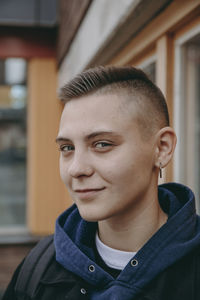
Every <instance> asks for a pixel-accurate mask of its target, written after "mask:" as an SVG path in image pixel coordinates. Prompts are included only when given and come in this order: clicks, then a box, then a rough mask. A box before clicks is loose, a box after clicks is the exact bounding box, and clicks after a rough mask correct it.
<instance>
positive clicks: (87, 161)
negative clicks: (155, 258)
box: [57, 95, 157, 221]
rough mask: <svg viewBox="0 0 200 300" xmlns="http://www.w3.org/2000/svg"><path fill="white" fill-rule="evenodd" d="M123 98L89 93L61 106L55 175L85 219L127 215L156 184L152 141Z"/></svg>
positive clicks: (104, 218) (97, 219) (145, 198)
mask: <svg viewBox="0 0 200 300" xmlns="http://www.w3.org/2000/svg"><path fill="white" fill-rule="evenodd" d="M126 101H127V100H125V99H123V98H122V97H121V98H120V96H119V97H118V96H117V95H90V96H85V97H81V98H78V99H73V100H71V101H69V102H68V103H67V104H66V105H65V107H64V110H63V114H62V117H61V122H60V129H59V134H58V138H57V143H58V145H59V148H60V151H61V154H60V173H61V178H62V180H63V181H64V183H65V185H66V187H67V189H68V191H69V193H70V195H71V197H72V199H73V200H74V202H75V203H76V204H77V207H78V209H79V212H80V214H81V216H82V217H83V218H84V219H86V220H88V221H101V220H106V219H109V218H112V217H117V216H118V217H119V218H120V217H121V216H122V215H126V214H130V212H132V211H134V210H135V209H136V208H138V206H141V205H144V203H145V201H148V200H147V199H149V195H150V193H151V192H152V186H154V185H157V178H156V175H155V162H154V161H155V140H154V138H153V137H152V138H150V139H149V140H148V141H147V140H144V139H143V137H142V133H141V132H140V130H139V128H138V126H137V122H136V121H134V117H133V115H134V107H133V106H134V105H133V104H131V106H130V109H123V107H125V106H127V103H125V102H126ZM130 110H133V112H130Z"/></svg>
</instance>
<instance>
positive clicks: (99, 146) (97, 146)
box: [94, 141, 113, 151]
mask: <svg viewBox="0 0 200 300" xmlns="http://www.w3.org/2000/svg"><path fill="white" fill-rule="evenodd" d="M94 146H95V149H97V150H100V151H107V150H109V149H110V148H111V147H112V146H113V144H111V143H109V142H104V141H102V142H97V143H95V145H94Z"/></svg>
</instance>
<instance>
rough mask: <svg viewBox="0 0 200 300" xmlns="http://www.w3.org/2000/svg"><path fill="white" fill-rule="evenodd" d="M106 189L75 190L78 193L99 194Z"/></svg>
mask: <svg viewBox="0 0 200 300" xmlns="http://www.w3.org/2000/svg"><path fill="white" fill-rule="evenodd" d="M104 189H105V187H103V188H97V189H77V190H75V192H76V193H83V194H84V193H89V192H99V191H103V190H104Z"/></svg>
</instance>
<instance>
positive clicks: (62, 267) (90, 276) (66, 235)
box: [4, 183, 200, 300]
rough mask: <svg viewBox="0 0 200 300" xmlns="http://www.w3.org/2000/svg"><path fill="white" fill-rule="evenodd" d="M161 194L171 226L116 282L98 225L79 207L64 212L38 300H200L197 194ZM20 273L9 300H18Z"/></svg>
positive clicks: (171, 187) (168, 189) (168, 190)
mask: <svg viewBox="0 0 200 300" xmlns="http://www.w3.org/2000/svg"><path fill="white" fill-rule="evenodd" d="M158 193H159V201H160V205H161V207H162V208H163V210H164V211H166V212H167V213H168V221H167V223H166V224H164V225H163V226H162V227H161V228H160V229H159V230H158V231H157V232H156V233H155V234H154V235H153V237H152V238H151V239H150V240H149V241H148V242H147V243H146V244H145V245H144V246H143V247H142V248H141V249H140V250H139V251H138V253H137V254H136V256H135V257H134V259H135V260H137V264H133V263H131V260H130V262H129V263H128V264H127V266H126V267H125V269H124V270H123V271H122V272H121V273H120V275H119V276H118V277H117V278H113V277H112V276H111V275H110V274H109V273H107V272H106V271H105V270H104V269H102V268H101V267H100V266H99V265H98V264H97V262H96V261H95V251H94V248H95V245H94V240H95V238H94V237H95V232H96V230H97V224H96V223H92V222H86V221H84V220H83V219H82V218H81V217H80V215H79V213H78V210H77V208H76V206H75V205H73V206H72V207H71V208H69V209H68V210H67V211H66V212H64V213H63V214H62V215H61V216H60V217H59V218H58V220H57V222H56V230H55V237H54V242H55V250H56V255H55V258H54V259H53V260H52V263H51V264H50V266H49V268H48V270H47V271H46V272H45V274H44V275H43V276H42V278H41V281H40V287H39V288H38V292H37V295H36V298H34V299H41V300H47V299H48V300H51V299H54V300H55V299H59V300H62V299H70V300H74V299H77V300H78V299H82V298H83V299H91V300H92V299H95V300H103V299H113V300H123V299H126V300H129V299H135V300H169V299H170V300H178V299H181V300H186V299H187V300H188V299H190V300H197V299H200V285H199V283H200V218H199V217H198V216H197V215H196V212H195V203H194V195H193V193H192V192H191V191H190V190H189V189H188V188H187V187H185V186H183V185H179V184H175V183H171V184H165V185H162V186H160V187H159V191H158ZM91 266H92V267H91ZM17 274H18V271H17V272H16V273H15V276H14V279H13V282H12V283H11V285H10V287H9V288H8V291H7V297H6V296H5V298H4V300H7V299H12V300H15V299H17V298H16V295H15V294H14V291H13V287H14V284H15V281H16V278H17ZM9 293H10V294H9ZM9 295H10V297H12V298H9ZM27 299H29V298H27Z"/></svg>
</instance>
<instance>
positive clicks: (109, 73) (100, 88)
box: [59, 66, 169, 130]
mask: <svg viewBox="0 0 200 300" xmlns="http://www.w3.org/2000/svg"><path fill="white" fill-rule="evenodd" d="M91 94H111V95H112V94H116V95H123V97H127V98H128V99H130V100H131V101H132V102H135V103H136V105H137V106H138V108H139V110H138V114H139V116H138V120H139V123H140V125H141V126H142V127H143V128H144V129H148V130H149V129H150V128H151V129H154V128H163V127H165V126H169V113H168V108H167V104H166V100H165V97H164V95H163V94H162V92H161V90H160V89H159V88H158V87H157V86H156V85H155V84H154V83H153V82H152V81H151V80H150V79H149V78H148V76H147V75H146V74H145V73H144V72H143V71H142V70H140V69H138V68H135V67H131V66H128V67H115V66H99V67H95V68H92V69H88V70H86V71H83V72H82V73H80V74H78V75H77V76H75V77H74V78H73V79H72V80H71V81H69V82H68V83H67V84H65V85H64V86H63V87H62V88H61V90H60V94H59V96H60V99H61V100H62V101H63V102H64V103H66V102H68V101H69V100H71V99H74V98H80V97H83V96H87V95H91Z"/></svg>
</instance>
